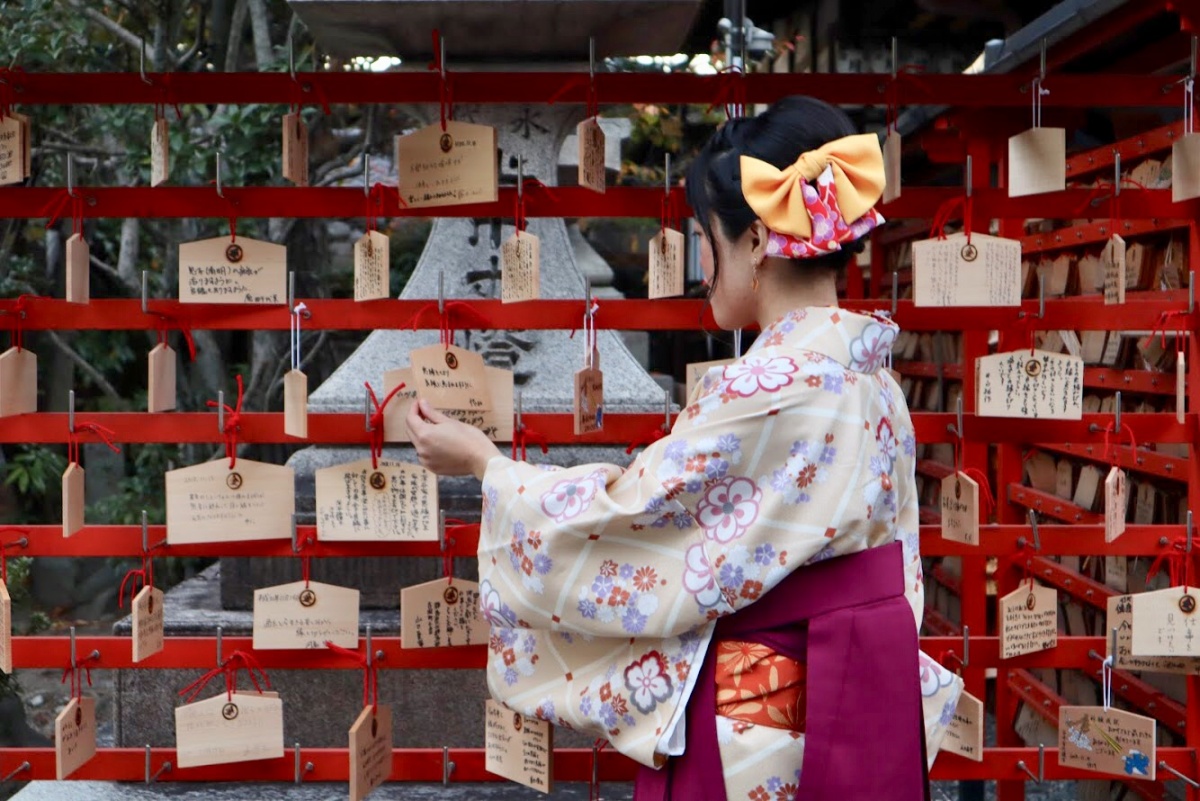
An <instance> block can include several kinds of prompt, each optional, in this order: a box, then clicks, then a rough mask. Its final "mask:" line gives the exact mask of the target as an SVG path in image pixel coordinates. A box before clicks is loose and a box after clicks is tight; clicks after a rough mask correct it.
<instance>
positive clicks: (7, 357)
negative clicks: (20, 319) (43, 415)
mask: <svg viewBox="0 0 1200 801" xmlns="http://www.w3.org/2000/svg"><path fill="white" fill-rule="evenodd" d="M36 411H37V356H35V355H34V353H33V351H31V350H29V349H28V348H21V349H20V350H17V349H16V348H9V349H8V350H6V351H4V353H0V417H12V416H14V415H18V414H32V413H33V412H36Z"/></svg>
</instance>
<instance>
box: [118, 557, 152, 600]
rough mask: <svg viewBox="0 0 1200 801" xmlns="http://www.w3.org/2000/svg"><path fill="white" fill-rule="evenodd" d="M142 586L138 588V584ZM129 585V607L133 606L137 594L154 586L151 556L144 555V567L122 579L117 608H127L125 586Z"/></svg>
mask: <svg viewBox="0 0 1200 801" xmlns="http://www.w3.org/2000/svg"><path fill="white" fill-rule="evenodd" d="M139 581H140V582H141V586H140V587H139V586H138V582H139ZM126 583H128V584H129V605H130V606H131V607H132V606H133V599H134V598H136V597H137V594H138V593H139V592H141V591H142V590H144V589H145V588H146V587H153V586H154V560H153V559H151V558H150V554H146V553H144V554H142V566H141V567H140V568H134V569H133V570H130V571H129V572H128V573H126V574H125V578H123V579H121V587H120V589H118V590H117V607H118V608H119V609H124V608H125V585H126Z"/></svg>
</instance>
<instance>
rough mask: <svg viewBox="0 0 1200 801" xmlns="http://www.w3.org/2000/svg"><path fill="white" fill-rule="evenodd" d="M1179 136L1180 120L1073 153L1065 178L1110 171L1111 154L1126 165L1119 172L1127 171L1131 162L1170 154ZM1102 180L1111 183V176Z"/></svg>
mask: <svg viewBox="0 0 1200 801" xmlns="http://www.w3.org/2000/svg"><path fill="white" fill-rule="evenodd" d="M1182 134H1183V121H1182V120H1180V121H1179V122H1173V123H1171V124H1170V125H1164V126H1162V127H1160V128H1155V129H1153V130H1150V131H1144V132H1142V133H1140V134H1137V135H1136V136H1131V137H1129V138H1128V139H1122V140H1121V141H1119V142H1113V143H1112V144H1111V145H1102V146H1101V147H1098V148H1095V149H1093V150H1088V151H1085V152H1083V153H1076V154H1075V155H1073V156H1069V157H1068V158H1067V177H1068V178H1070V179H1072V180H1075V179H1078V178H1081V177H1082V176H1084V175H1091V174H1093V173H1098V172H1100V171H1101V170H1111V169H1112V168H1113V164H1114V163H1115V159H1114V158H1113V154H1114V153H1118V152H1119V153H1120V154H1121V160H1122V161H1123V162H1124V163H1125V166H1124V167H1123V169H1122V172H1125V171H1128V170H1129V167H1128V165H1129V164H1130V163H1132V162H1133V161H1135V160H1139V159H1142V158H1144V157H1146V156H1150V155H1154V154H1156V153H1165V152H1166V151H1168V150H1170V149H1171V148H1172V147H1173V146H1174V144H1175V142H1176V140H1178V139H1179V137H1180V136H1181V135H1182ZM1101 177H1103V178H1108V179H1109V180H1111V176H1101Z"/></svg>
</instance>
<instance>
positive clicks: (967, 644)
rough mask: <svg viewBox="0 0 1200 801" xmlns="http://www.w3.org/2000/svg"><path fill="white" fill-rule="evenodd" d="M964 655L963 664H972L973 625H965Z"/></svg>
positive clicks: (965, 665) (963, 628) (964, 665)
mask: <svg viewBox="0 0 1200 801" xmlns="http://www.w3.org/2000/svg"><path fill="white" fill-rule="evenodd" d="M962 630H963V656H962V666H963V667H967V666H968V665H970V664H971V627H970V626H963V627H962Z"/></svg>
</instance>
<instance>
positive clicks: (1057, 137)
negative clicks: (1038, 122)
mask: <svg viewBox="0 0 1200 801" xmlns="http://www.w3.org/2000/svg"><path fill="white" fill-rule="evenodd" d="M1066 188H1067V130H1066V128H1030V129H1029V130H1028V131H1024V132H1022V133H1019V134H1017V135H1016V136H1012V137H1009V140H1008V196H1009V197H1024V196H1025V195H1040V194H1043V193H1045V192H1061V191H1062V190H1064V189H1066Z"/></svg>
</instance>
